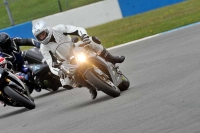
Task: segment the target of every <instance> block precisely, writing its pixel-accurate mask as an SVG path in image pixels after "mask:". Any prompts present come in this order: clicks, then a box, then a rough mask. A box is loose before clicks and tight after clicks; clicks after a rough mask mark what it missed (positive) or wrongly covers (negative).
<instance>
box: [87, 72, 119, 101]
mask: <svg viewBox="0 0 200 133" xmlns="http://www.w3.org/2000/svg"><path fill="white" fill-rule="evenodd" d="M85 77H86V79H87V80H89V82H90V83H92V84H93V85H94V86H95V87H96V88H97V89H99V90H101V91H102V92H104V93H106V94H107V95H109V96H111V97H118V96H119V95H120V91H119V90H118V88H117V87H116V86H115V87H113V86H110V85H108V84H107V83H105V81H103V80H102V79H100V78H99V77H98V76H96V75H95V74H94V73H93V72H92V71H91V70H88V71H87V73H86V74H85Z"/></svg>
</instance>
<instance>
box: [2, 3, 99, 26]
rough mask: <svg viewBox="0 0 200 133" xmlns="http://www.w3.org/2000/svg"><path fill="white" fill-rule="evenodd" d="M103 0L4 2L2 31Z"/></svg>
mask: <svg viewBox="0 0 200 133" xmlns="http://www.w3.org/2000/svg"><path fill="white" fill-rule="evenodd" d="M99 1H102V0H26V1H25V0H2V1H1V2H0V16H1V18H0V29H2V28H6V27H10V26H14V25H17V24H20V23H24V22H27V21H32V20H34V19H38V18H41V17H44V16H48V15H52V14H55V13H59V12H63V11H66V10H70V9H73V8H77V7H81V6H84V5H88V4H91V3H95V2H99Z"/></svg>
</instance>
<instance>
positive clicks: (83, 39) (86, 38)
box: [81, 34, 91, 44]
mask: <svg viewBox="0 0 200 133" xmlns="http://www.w3.org/2000/svg"><path fill="white" fill-rule="evenodd" d="M81 40H82V41H83V43H84V44H89V43H90V42H91V41H90V39H89V36H88V35H87V34H83V35H82V36H81Z"/></svg>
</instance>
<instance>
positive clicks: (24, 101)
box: [4, 86, 35, 109]
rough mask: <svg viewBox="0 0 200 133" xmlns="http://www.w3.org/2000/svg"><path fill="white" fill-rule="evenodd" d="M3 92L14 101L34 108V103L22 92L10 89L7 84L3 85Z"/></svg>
mask: <svg viewBox="0 0 200 133" xmlns="http://www.w3.org/2000/svg"><path fill="white" fill-rule="evenodd" d="M4 92H5V93H6V95H8V96H9V97H11V98H12V99H13V100H15V101H16V102H18V103H20V104H21V105H22V106H24V107H26V108H28V109H34V108H35V103H34V102H33V101H32V100H31V99H29V98H28V97H25V96H23V94H19V93H18V92H16V91H15V90H14V89H12V88H11V87H9V86H6V87H4Z"/></svg>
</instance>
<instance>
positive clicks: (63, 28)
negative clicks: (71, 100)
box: [40, 24, 103, 86]
mask: <svg viewBox="0 0 200 133" xmlns="http://www.w3.org/2000/svg"><path fill="white" fill-rule="evenodd" d="M52 33H53V34H52V36H53V37H54V38H55V40H54V41H50V42H48V43H47V44H41V46H40V51H41V53H42V55H43V56H44V60H45V61H46V62H47V64H48V65H49V68H50V70H51V72H52V73H53V74H55V75H58V72H59V69H57V68H53V67H52V58H51V56H50V53H49V51H52V53H53V54H54V55H56V56H59V57H60V58H62V59H63V60H65V63H66V64H69V61H68V60H67V55H68V54H69V53H70V49H71V47H72V44H71V43H66V44H65V42H70V41H72V39H71V37H70V35H77V36H82V35H83V34H87V32H86V30H85V29H84V28H80V27H75V26H71V25H63V24H60V25H57V26H55V27H53V28H52ZM90 40H91V43H90V44H89V46H90V47H91V48H92V49H93V50H94V51H95V52H97V53H101V51H102V50H103V46H102V45H101V44H97V43H95V42H94V41H93V40H92V38H91V37H90ZM60 44H62V46H61V47H58V46H59V45H60ZM63 44H64V45H63ZM79 44H80V43H77V44H76V46H78V45H79ZM60 81H61V84H62V85H63V86H64V85H70V86H72V85H73V83H74V81H73V80H71V79H70V78H68V77H66V78H65V79H62V78H60Z"/></svg>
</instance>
